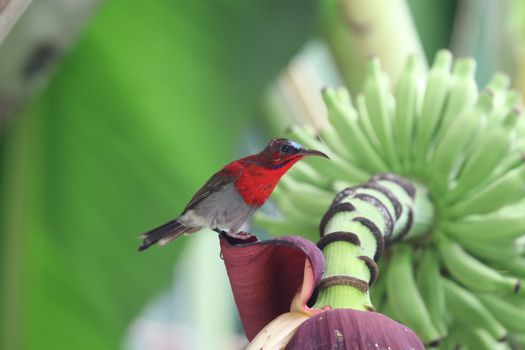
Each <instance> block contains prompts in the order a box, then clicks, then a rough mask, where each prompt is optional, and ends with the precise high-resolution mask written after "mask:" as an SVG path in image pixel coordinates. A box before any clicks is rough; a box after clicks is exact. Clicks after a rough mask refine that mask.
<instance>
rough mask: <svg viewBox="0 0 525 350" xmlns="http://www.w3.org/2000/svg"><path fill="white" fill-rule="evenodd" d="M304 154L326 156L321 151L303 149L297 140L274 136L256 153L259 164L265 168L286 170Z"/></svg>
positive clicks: (304, 155)
mask: <svg viewBox="0 0 525 350" xmlns="http://www.w3.org/2000/svg"><path fill="white" fill-rule="evenodd" d="M306 156H320V157H325V158H328V156H327V155H326V154H324V153H323V152H321V151H316V150H310V149H305V148H304V147H303V146H301V145H300V144H298V143H297V142H294V141H290V140H288V139H283V138H275V139H273V140H271V141H270V142H269V143H268V145H267V146H266V148H265V149H264V150H263V151H262V152H261V153H259V154H258V158H259V159H258V160H259V162H260V165H262V166H264V167H265V168H267V169H272V170H278V169H282V170H286V169H289V168H290V167H291V166H292V165H293V164H295V163H296V162H297V161H299V160H301V159H303V158H304V157H306Z"/></svg>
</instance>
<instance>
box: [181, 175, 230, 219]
mask: <svg viewBox="0 0 525 350" xmlns="http://www.w3.org/2000/svg"><path fill="white" fill-rule="evenodd" d="M237 178H238V176H236V175H233V174H231V173H229V172H228V171H226V170H224V169H222V170H220V171H218V172H216V173H215V174H213V176H212V177H211V178H210V179H209V180H208V181H207V182H206V183H205V184H204V186H202V188H201V189H200V190H199V191H198V192H197V193H195V195H194V196H193V198H192V199H191V200H190V202H189V203H188V205H187V206H186V208H184V211H183V212H182V213H183V214H184V213H185V212H187V211H188V210H190V209H192V208H194V207H195V206H196V205H197V204H199V203H200V202H201V201H202V200H203V199H205V198H207V197H208V196H209V195H211V194H212V193H215V192H217V191H219V190H220V189H221V188H223V186H225V185H227V184H230V183H232V182H234V181H235V180H236V179H237Z"/></svg>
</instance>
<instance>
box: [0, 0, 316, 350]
mask: <svg viewBox="0 0 525 350" xmlns="http://www.w3.org/2000/svg"><path fill="white" fill-rule="evenodd" d="M314 14H315V5H314V2H313V1H303V0H286V1H255V2H254V1H252V2H249V3H248V2H244V1H233V0H232V1H208V2H194V1H177V2H175V1H154V2H148V1H119V0H117V1H108V2H106V3H105V4H104V5H103V6H102V8H101V9H100V11H99V13H98V14H97V15H96V16H95V18H94V20H93V22H92V23H90V25H89V27H88V29H87V31H86V33H85V34H84V35H83V37H82V38H81V39H80V41H79V42H78V45H77V47H75V48H74V49H73V51H72V52H71V53H70V55H69V57H67V58H66V59H65V60H64V62H63V64H62V65H61V66H60V68H59V71H58V72H57V74H56V76H55V77H54V79H53V80H52V82H51V83H50V84H49V86H48V87H47V88H46V90H45V91H44V92H43V93H42V94H41V95H40V96H39V97H38V98H37V99H36V100H35V101H33V102H32V103H31V105H30V106H29V107H28V108H27V109H26V110H25V111H24V112H22V113H21V115H18V116H14V118H12V120H11V123H10V124H11V125H9V127H8V129H7V130H6V139H5V142H6V144H5V150H4V151H5V152H4V155H3V159H4V162H3V164H2V167H3V168H2V173H5V174H4V175H5V177H4V180H5V181H4V183H3V190H2V191H3V192H2V194H3V196H2V202H3V203H2V205H3V206H4V208H5V210H4V215H3V219H2V226H3V228H2V230H1V231H2V236H4V235H5V236H4V237H3V239H2V240H3V241H4V242H5V243H6V244H5V245H4V246H3V247H2V248H3V252H2V262H3V266H1V268H2V269H1V270H2V271H3V275H2V276H1V277H2V281H3V283H2V289H1V291H2V293H3V295H4V297H5V299H4V303H3V304H2V305H3V309H2V310H1V312H2V320H3V323H2V329H3V331H4V333H3V334H2V336H1V337H2V338H1V339H0V347H1V348H6V349H7V348H9V349H50V348H53V349H90V350H92V349H116V348H118V347H119V346H120V345H121V344H122V337H123V334H124V332H125V329H126V327H127V326H128V325H129V324H130V321H131V320H132V319H133V317H134V316H136V315H137V313H138V312H139V310H140V308H141V307H142V306H143V305H144V304H145V303H146V302H147V300H148V299H149V298H151V297H152V296H153V295H154V294H155V293H157V292H158V291H159V290H160V288H161V287H162V286H163V285H166V284H167V283H168V282H169V280H170V277H171V276H170V272H171V271H172V262H173V260H174V258H175V257H176V256H177V254H178V252H179V251H180V249H181V248H182V247H183V245H184V240H181V242H179V244H176V245H172V246H169V247H168V248H165V249H152V250H151V251H148V252H146V253H144V254H140V255H139V254H138V253H137V251H136V250H137V246H138V243H139V241H138V240H137V239H136V237H137V235H138V234H139V233H140V232H141V231H145V230H147V229H149V228H151V227H153V226H155V225H157V224H160V223H162V222H163V221H166V220H168V219H171V218H172V217H174V216H175V215H176V214H178V211H179V210H181V208H182V207H183V205H184V204H185V201H186V200H187V198H189V197H191V194H192V193H193V192H194V191H195V190H196V189H197V188H198V186H199V185H200V184H201V183H202V182H204V181H205V180H206V179H207V178H208V177H209V175H210V174H211V173H212V172H213V171H215V170H216V169H217V168H219V167H220V166H221V165H223V164H224V163H226V162H228V161H230V159H231V154H232V150H233V147H234V146H236V145H239V143H240V141H239V140H240V137H239V134H240V132H241V130H242V129H243V126H245V125H246V124H247V121H246V120H247V119H248V118H249V117H250V115H251V114H252V109H253V106H254V104H255V103H256V100H257V98H258V96H259V94H260V91H261V90H262V89H263V87H264V86H265V85H266V84H267V83H268V82H269V81H270V80H271V79H272V78H274V76H275V75H276V74H277V73H278V72H279V70H280V69H281V68H282V67H283V66H285V65H286V63H287V61H288V59H289V58H290V57H291V56H292V55H293V54H294V53H295V52H296V51H297V50H298V49H299V47H300V46H301V45H302V43H303V42H304V41H305V39H306V38H307V37H308V36H309V35H310V34H311V30H312V23H313V19H314ZM8 297H11V299H8ZM5 300H8V301H6V302H5Z"/></svg>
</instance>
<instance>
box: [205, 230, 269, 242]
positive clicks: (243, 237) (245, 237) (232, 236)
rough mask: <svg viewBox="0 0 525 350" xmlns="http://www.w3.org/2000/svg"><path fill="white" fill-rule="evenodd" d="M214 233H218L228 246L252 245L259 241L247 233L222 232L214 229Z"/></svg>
mask: <svg viewBox="0 0 525 350" xmlns="http://www.w3.org/2000/svg"><path fill="white" fill-rule="evenodd" d="M214 231H215V232H218V233H219V234H220V235H221V236H222V237H224V238H225V239H226V240H227V241H228V242H229V243H230V244H233V245H235V244H243V243H252V242H257V241H258V240H259V239H258V238H257V236H255V235H252V234H251V233H249V232H245V231H239V232H226V231H222V230H218V229H215V230H214Z"/></svg>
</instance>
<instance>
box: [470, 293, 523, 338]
mask: <svg viewBox="0 0 525 350" xmlns="http://www.w3.org/2000/svg"><path fill="white" fill-rule="evenodd" d="M478 297H479V299H480V300H481V302H482V303H483V304H484V305H485V306H486V307H487V309H489V310H490V312H492V314H494V316H495V317H496V318H497V319H498V320H499V321H500V322H501V323H502V324H503V325H504V326H505V327H507V328H509V329H511V330H513V331H516V332H525V310H524V309H522V308H519V307H516V306H515V305H512V304H510V303H508V302H507V301H505V300H504V299H503V298H501V297H497V296H495V295H489V294H479V295H478Z"/></svg>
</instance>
